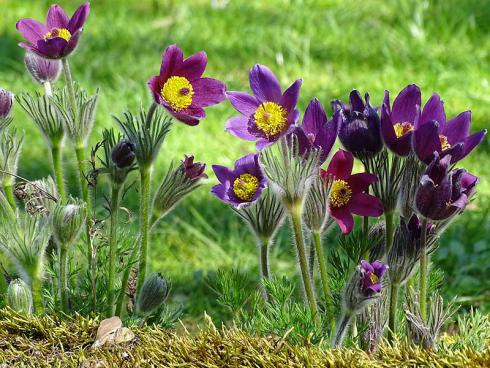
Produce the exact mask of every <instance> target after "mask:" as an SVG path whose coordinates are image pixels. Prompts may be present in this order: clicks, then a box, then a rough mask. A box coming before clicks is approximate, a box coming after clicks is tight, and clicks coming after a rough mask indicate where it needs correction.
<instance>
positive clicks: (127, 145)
mask: <svg viewBox="0 0 490 368" xmlns="http://www.w3.org/2000/svg"><path fill="white" fill-rule="evenodd" d="M134 150H135V145H134V143H132V142H130V141H129V140H127V139H121V141H120V142H119V143H118V144H116V145H115V146H114V148H113V149H112V152H111V159H112V162H113V163H114V164H115V165H116V166H117V167H118V168H120V169H124V168H127V167H130V166H131V165H132V164H133V162H134V159H135V157H136V155H135V153H134Z"/></svg>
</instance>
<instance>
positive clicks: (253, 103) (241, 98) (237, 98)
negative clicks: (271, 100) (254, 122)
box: [226, 92, 260, 116]
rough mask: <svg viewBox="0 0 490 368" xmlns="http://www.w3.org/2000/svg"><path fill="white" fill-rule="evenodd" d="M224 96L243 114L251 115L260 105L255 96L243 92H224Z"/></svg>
mask: <svg viewBox="0 0 490 368" xmlns="http://www.w3.org/2000/svg"><path fill="white" fill-rule="evenodd" d="M226 96H227V97H228V100H229V101H230V103H231V104H232V105H233V107H234V108H235V109H236V110H237V111H238V112H240V113H242V114H243V115H245V116H250V115H253V114H254V113H255V111H256V110H257V108H258V107H259V106H260V102H259V101H258V100H257V98H256V97H254V96H250V95H249V94H248V93H245V92H226Z"/></svg>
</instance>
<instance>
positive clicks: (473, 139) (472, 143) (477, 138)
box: [459, 129, 487, 160]
mask: <svg viewBox="0 0 490 368" xmlns="http://www.w3.org/2000/svg"><path fill="white" fill-rule="evenodd" d="M486 135H487V130H486V129H484V130H481V131H479V132H478V133H475V134H473V135H470V136H469V137H467V138H466V139H465V140H464V149H463V155H462V156H461V157H460V158H459V159H460V160H461V159H463V158H464V157H466V156H467V155H469V154H470V152H471V151H473V149H475V148H476V146H478V145H479V144H480V143H481V142H482V141H483V138H485V136H486Z"/></svg>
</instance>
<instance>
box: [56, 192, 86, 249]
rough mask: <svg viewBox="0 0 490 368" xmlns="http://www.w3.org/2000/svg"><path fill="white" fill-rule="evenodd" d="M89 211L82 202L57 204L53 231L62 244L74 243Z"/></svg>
mask: <svg viewBox="0 0 490 368" xmlns="http://www.w3.org/2000/svg"><path fill="white" fill-rule="evenodd" d="M86 216H87V211H86V209H85V205H84V204H82V203H81V202H78V201H77V202H75V203H73V204H67V205H61V204H58V205H56V207H55V209H54V211H53V233H54V236H55V238H56V240H57V241H58V242H59V243H60V244H62V245H70V244H72V243H73V242H74V241H75V240H76V239H77V238H78V235H79V234H80V230H81V229H82V225H83V224H84V223H85V218H86Z"/></svg>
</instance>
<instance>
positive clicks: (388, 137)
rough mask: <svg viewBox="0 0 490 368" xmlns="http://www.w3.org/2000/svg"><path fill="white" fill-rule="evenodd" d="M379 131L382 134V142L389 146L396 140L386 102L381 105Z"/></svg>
mask: <svg viewBox="0 0 490 368" xmlns="http://www.w3.org/2000/svg"><path fill="white" fill-rule="evenodd" d="M381 133H382V134H383V140H384V142H385V143H386V145H387V146H388V147H390V148H391V146H392V144H393V143H394V142H395V141H396V134H395V129H394V128H393V121H392V119H391V115H390V107H389V105H387V104H386V103H384V104H383V106H382V107H381Z"/></svg>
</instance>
